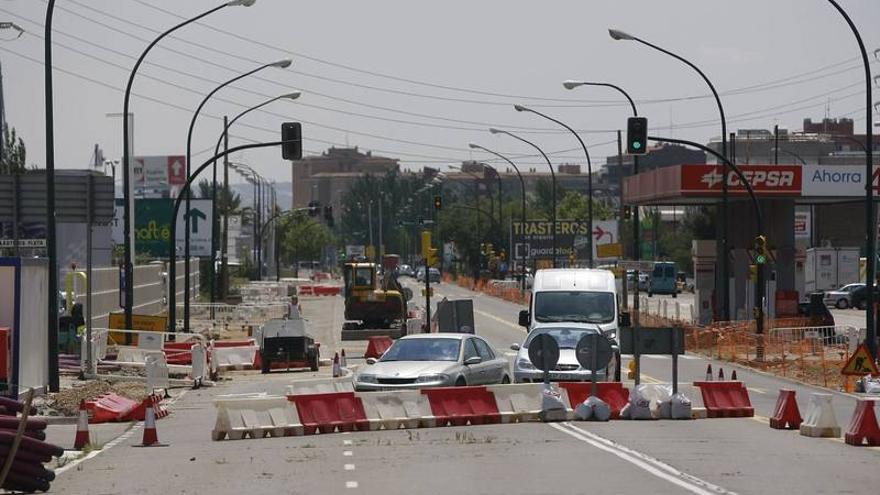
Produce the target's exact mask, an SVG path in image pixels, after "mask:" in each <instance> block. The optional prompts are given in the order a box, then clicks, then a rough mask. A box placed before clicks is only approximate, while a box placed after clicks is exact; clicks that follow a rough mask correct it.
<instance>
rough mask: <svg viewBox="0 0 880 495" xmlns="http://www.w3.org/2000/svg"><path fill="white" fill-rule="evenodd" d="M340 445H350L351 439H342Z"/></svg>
mask: <svg viewBox="0 0 880 495" xmlns="http://www.w3.org/2000/svg"><path fill="white" fill-rule="evenodd" d="M342 445H346V446H347V445H351V440H343V441H342Z"/></svg>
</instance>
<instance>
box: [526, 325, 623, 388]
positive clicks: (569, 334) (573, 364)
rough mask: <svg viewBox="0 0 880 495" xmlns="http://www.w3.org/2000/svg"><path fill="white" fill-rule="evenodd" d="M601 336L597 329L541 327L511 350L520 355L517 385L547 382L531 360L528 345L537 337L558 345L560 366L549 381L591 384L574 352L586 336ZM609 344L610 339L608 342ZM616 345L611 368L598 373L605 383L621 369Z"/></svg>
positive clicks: (585, 327) (556, 326) (615, 345)
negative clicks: (543, 337) (598, 334)
mask: <svg viewBox="0 0 880 495" xmlns="http://www.w3.org/2000/svg"><path fill="white" fill-rule="evenodd" d="M595 333H598V330H597V328H596V325H585V324H573V323H564V324H560V323H553V324H546V325H543V326H538V327H536V328H535V329H533V330H532V331H531V332H530V333H529V335H528V336H527V337H526V338H525V340H524V341H523V343H522V345H520V344H513V345H511V346H510V348H511V349H512V350H514V351H517V355H516V360H515V361H514V362H513V380H514V383H536V382H541V381H543V380H544V372H543V371H541V370H539V369H538V368H537V367H535V365H534V364H533V363H532V361H531V360H530V359H529V344H530V343H531V342H532V341H533V340H534V339H535V336H537V335H541V334H547V335H550V336H552V337H553V338H555V339H556V343H557V344H559V362H558V363H557V364H556V368H555V369H553V370H551V371H550V381H566V382H578V381H589V380H592V373H591V372H590V370H587V369H584V368H583V367H581V365H580V364H579V363H578V361H577V356H576V355H575V348H576V347H577V344H578V342H579V341H580V340H581V338H582V337H583V336H584V335H590V334H595ZM609 340H610V339H609ZM616 347H617V343H616V342H614V341H613V340H612V349H614V350H615V355H613V356H612V358H611V361H610V362H609V363H608V368H606V369H604V370H600V371H598V372H597V373H596V379H597V380H599V381H604V380H606V379H608V378H612V379H613V378H614V375H615V374H616V371H617V368H616V367H617V366H618V365H619V364H618V363H619V354H618V353H617V352H616V351H617V349H616Z"/></svg>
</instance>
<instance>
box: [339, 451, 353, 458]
mask: <svg viewBox="0 0 880 495" xmlns="http://www.w3.org/2000/svg"><path fill="white" fill-rule="evenodd" d="M342 455H343V456H345V457H351V456H353V455H354V452H352V451H350V450H343V451H342Z"/></svg>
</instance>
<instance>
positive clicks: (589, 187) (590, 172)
mask: <svg viewBox="0 0 880 495" xmlns="http://www.w3.org/2000/svg"><path fill="white" fill-rule="evenodd" d="M513 108H514V109H515V110H516V111H517V112H531V113H533V114H535V115H538V116H541V117H544V118H545V119H547V120H549V121H551V122H555V123H557V124H559V125H561V126H562V127H564V128H566V129H567V130H568V131H569V132H571V133H572V134H574V137H575V138H577V140H578V142H579V143H580V144H581V148H582V149H583V150H584V155H586V157H587V194H588V195H589V196H590V200H589V201H588V202H587V217H588V218H587V231H588V232H589V234H588V235H587V239H589V241H590V248H589V250H588V251H587V260H588V262H589V265H590V268H593V164H592V162H591V161H590V152H589V151H588V150H587V145H586V144H584V140H583V139H581V137H580V136H579V135H578V133H577V132H575V130H574V129H572V128H571V127H570V126H568V125H567V124H565V123H564V122H562V121H560V120H557V119H554V118H553V117H550V116H549V115H546V114H543V113H541V112H539V111H537V110H533V109H531V108H528V107H524V106H522V105H514V106H513Z"/></svg>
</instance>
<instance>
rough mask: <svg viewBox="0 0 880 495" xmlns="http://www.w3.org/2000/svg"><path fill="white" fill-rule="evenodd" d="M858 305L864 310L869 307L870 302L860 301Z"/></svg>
mask: <svg viewBox="0 0 880 495" xmlns="http://www.w3.org/2000/svg"><path fill="white" fill-rule="evenodd" d="M856 307H857V308H859V309H860V310H862V311H864V310H866V309H868V302H867V301H865V300H862V301H859V302H858V304H856Z"/></svg>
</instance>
